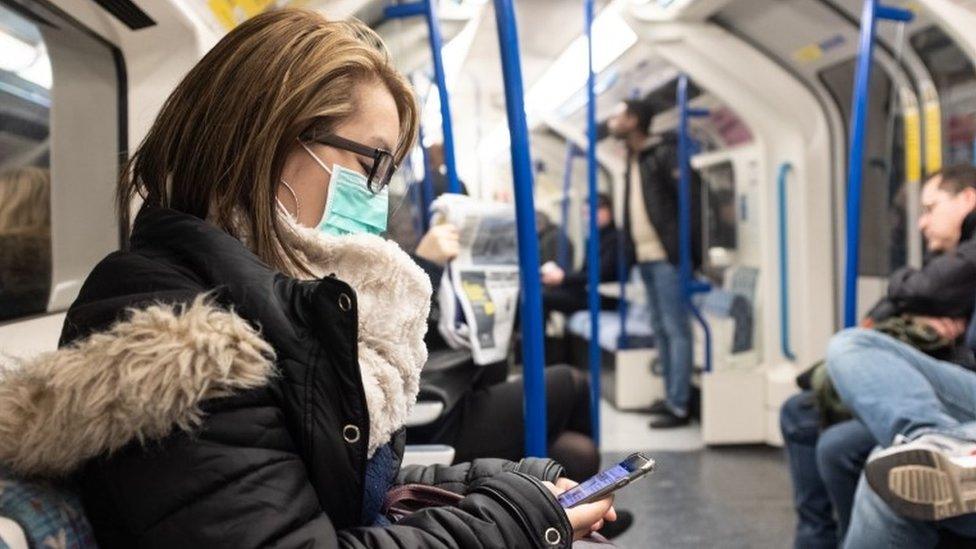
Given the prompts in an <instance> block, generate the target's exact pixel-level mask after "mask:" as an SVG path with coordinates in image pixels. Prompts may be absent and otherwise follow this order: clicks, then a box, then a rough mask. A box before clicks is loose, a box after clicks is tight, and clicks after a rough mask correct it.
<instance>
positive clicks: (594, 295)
mask: <svg viewBox="0 0 976 549" xmlns="http://www.w3.org/2000/svg"><path fill="white" fill-rule="evenodd" d="M583 8H584V11H585V14H584V20H585V25H586V49H587V71H588V77H587V80H586V98H587V102H586V129H587V137H588V138H589V139H588V141H589V146H588V147H587V151H586V153H587V155H586V156H587V163H586V167H587V183H588V185H587V188H588V189H589V198H590V238H589V241H588V242H587V247H586V248H587V249H586V260H587V267H588V269H587V271H588V272H587V275H588V283H587V298H588V301H589V306H590V347H589V363H590V421H591V422H592V424H593V426H592V429H591V430H592V432H593V441H594V442H595V443H596V444H597V447H599V445H600V368H601V364H600V360H601V358H602V357H601V350H600V227H599V226H598V225H597V207H598V206H597V202H598V201H597V186H596V168H597V166H596V73H595V72H594V71H593V0H584V2H583Z"/></svg>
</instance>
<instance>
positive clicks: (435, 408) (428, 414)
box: [407, 400, 444, 427]
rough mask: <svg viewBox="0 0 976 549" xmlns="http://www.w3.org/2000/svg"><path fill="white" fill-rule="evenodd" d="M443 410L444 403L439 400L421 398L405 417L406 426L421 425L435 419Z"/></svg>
mask: <svg viewBox="0 0 976 549" xmlns="http://www.w3.org/2000/svg"><path fill="white" fill-rule="evenodd" d="M443 412H444V403H443V402H441V401H439V400H421V401H418V402H417V404H415V405H414V407H413V412H411V413H410V416H409V417H407V427H422V426H424V425H430V424H431V423H433V422H435V421H437V419H438V418H440V417H441V414H442V413H443Z"/></svg>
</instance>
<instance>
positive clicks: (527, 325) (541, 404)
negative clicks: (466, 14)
mask: <svg viewBox="0 0 976 549" xmlns="http://www.w3.org/2000/svg"><path fill="white" fill-rule="evenodd" d="M494 3H495V23H496V25H497V27H498V44H499V48H500V49H501V61H502V75H503V77H504V80H505V110H506V113H507V116H508V131H509V134H510V137H511V154H512V175H513V176H514V179H515V181H514V186H515V217H516V228H517V238H518V248H519V265H520V266H521V268H520V269H519V276H520V277H521V279H522V307H521V314H522V360H523V362H524V372H523V375H524V390H525V393H524V394H525V396H524V410H525V455H527V456H537V457H544V456H545V455H546V446H547V444H546V385H545V375H544V372H543V368H544V361H543V357H544V356H545V347H544V346H545V342H544V340H543V331H542V295H541V294H542V292H541V283H540V280H539V242H538V235H537V234H536V229H535V205H534V197H533V190H534V188H535V185H534V184H533V173H532V160H531V158H530V154H529V153H530V149H529V128H528V123H527V121H526V115H525V95H524V91H523V89H522V63H521V60H520V59H519V43H518V26H517V24H516V21H515V8H514V6H513V5H512V0H494Z"/></svg>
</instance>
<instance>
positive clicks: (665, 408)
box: [607, 100, 701, 429]
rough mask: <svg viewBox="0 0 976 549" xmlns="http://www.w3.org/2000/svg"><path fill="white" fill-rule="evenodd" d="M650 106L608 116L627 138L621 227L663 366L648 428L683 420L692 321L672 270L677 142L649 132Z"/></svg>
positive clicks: (697, 250) (697, 243)
mask: <svg viewBox="0 0 976 549" xmlns="http://www.w3.org/2000/svg"><path fill="white" fill-rule="evenodd" d="M653 115H654V113H653V111H652V109H651V107H650V105H648V104H647V103H645V102H643V101H640V100H628V101H624V102H623V103H621V104H620V105H618V107H617V109H616V110H615V112H614V114H613V115H612V116H611V118H610V119H609V120H608V122H607V128H608V130H609V132H610V135H612V136H614V137H616V138H617V139H620V140H622V141H623V142H624V143H625V144H626V146H627V174H626V185H627V187H626V192H625V193H624V202H625V204H624V235H625V236H626V237H627V238H628V239H629V240H630V241H631V242H632V244H633V249H634V250H635V252H636V259H637V264H638V268H639V269H640V273H641V276H642V277H643V279H644V285H645V286H646V287H647V303H648V308H649V309H650V313H651V325H652V327H653V329H654V341H655V346H656V347H657V350H658V357H659V360H660V361H661V366H662V370H663V373H664V386H665V394H666V398H665V399H664V400H661V401H657V402H655V403H654V404H652V405H651V409H650V411H651V413H653V414H657V415H659V416H661V417H659V418H657V419H655V420H654V421H652V422H651V428H655V429H667V428H672V427H679V426H681V425H685V424H687V423H688V399H689V395H690V393H691V373H692V367H693V365H692V353H691V342H692V336H691V321H690V317H689V310H688V305H687V303H686V302H685V298H684V294H683V291H682V288H681V284H680V279H679V276H678V263H679V248H678V234H679V227H678V147H677V139H676V138H675V137H674V136H673V135H666V136H662V137H657V136H655V137H651V136H650V135H649V128H650V125H651V119H652V118H653ZM697 191H698V185H697V183H694V184H693V185H692V215H691V218H692V258H693V259H692V261H693V263H694V266H695V267H697V266H698V263H699V260H700V257H701V238H700V232H701V229H700V227H701V220H700V216H699V214H698V212H699V208H698V192H697Z"/></svg>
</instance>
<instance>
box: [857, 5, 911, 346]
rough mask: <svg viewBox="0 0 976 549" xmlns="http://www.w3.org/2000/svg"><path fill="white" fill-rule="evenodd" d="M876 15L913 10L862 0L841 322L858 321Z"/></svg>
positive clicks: (894, 16)
mask: <svg viewBox="0 0 976 549" xmlns="http://www.w3.org/2000/svg"><path fill="white" fill-rule="evenodd" d="M878 18H881V19H890V20H893V21H911V19H912V12H910V11H908V10H903V9H900V8H892V7H888V6H881V5H878V0H864V7H863V9H862V11H861V42H860V45H859V47H858V55H857V72H856V73H855V78H854V97H853V99H852V102H853V106H852V107H851V113H852V115H851V139H850V144H851V149H850V154H849V155H848V158H847V258H846V262H845V264H844V275H845V276H844V326H845V327H851V326H854V325H855V324H856V323H857V273H858V265H859V261H860V251H861V250H860V242H861V186H862V183H863V178H864V146H865V142H864V140H865V132H866V131H867V125H868V99H869V95H870V83H871V53H872V50H873V48H874V30H875V23H876V21H877V19H878Z"/></svg>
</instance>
